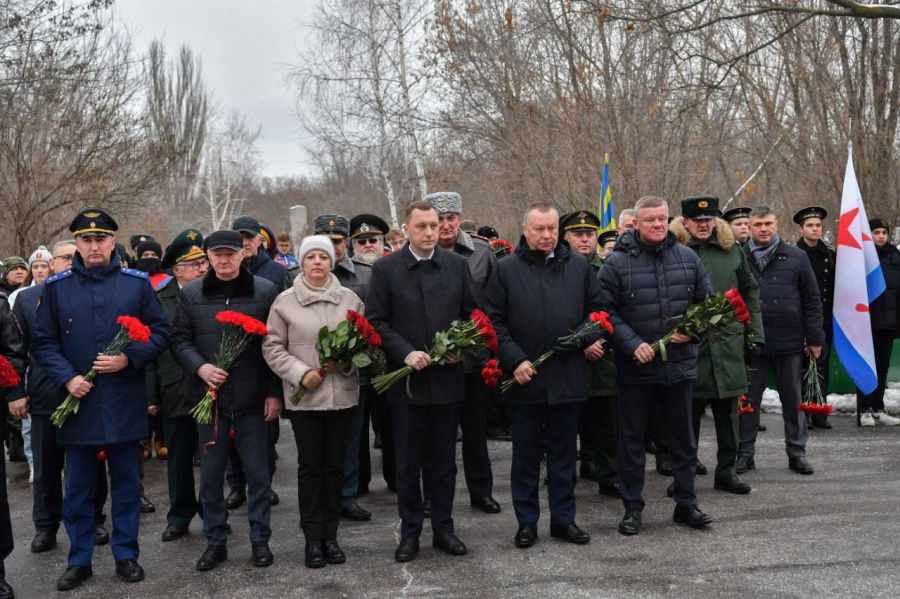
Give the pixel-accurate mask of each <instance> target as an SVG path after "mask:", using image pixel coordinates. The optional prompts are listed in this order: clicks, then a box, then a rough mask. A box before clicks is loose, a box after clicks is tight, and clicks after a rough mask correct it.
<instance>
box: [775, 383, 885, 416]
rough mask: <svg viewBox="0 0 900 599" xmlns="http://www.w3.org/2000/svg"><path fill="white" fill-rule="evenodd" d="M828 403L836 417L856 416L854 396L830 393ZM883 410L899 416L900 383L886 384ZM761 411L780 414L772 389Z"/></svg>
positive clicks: (776, 393)
mask: <svg viewBox="0 0 900 599" xmlns="http://www.w3.org/2000/svg"><path fill="white" fill-rule="evenodd" d="M828 403H830V404H831V405H832V406H833V407H834V414H836V415H845V416H850V415H855V414H856V395H855V394H850V393H848V394H838V393H832V394H830V395H829V396H828ZM884 409H885V411H886V412H887V413H888V414H891V415H893V416H896V415H898V414H900V383H888V388H887V389H886V390H885V392H884ZM762 411H763V412H766V413H771V414H781V402H780V401H779V400H778V392H777V391H775V390H774V389H766V390H765V392H764V393H763V399H762Z"/></svg>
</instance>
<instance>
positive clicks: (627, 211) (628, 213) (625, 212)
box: [617, 208, 634, 222]
mask: <svg viewBox="0 0 900 599" xmlns="http://www.w3.org/2000/svg"><path fill="white" fill-rule="evenodd" d="M626 216H634V210H633V209H632V208H626V209H625V210H623V211H622V212H620V213H619V220H618V221H617V222H622V219H623V218H625V217H626Z"/></svg>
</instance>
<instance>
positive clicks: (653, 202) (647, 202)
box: [634, 196, 669, 219]
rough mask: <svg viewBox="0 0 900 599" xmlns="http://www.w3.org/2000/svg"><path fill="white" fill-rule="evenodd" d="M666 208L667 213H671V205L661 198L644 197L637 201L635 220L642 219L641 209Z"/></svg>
mask: <svg viewBox="0 0 900 599" xmlns="http://www.w3.org/2000/svg"><path fill="white" fill-rule="evenodd" d="M662 207H665V208H666V213H667V214H668V212H669V204H668V203H666V201H665V200H664V199H662V198H660V197H657V196H644V197H642V198H641V199H639V200H638V201H637V204H635V205H634V218H635V219H640V217H641V209H642V208H662Z"/></svg>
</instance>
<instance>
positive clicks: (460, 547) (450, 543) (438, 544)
mask: <svg viewBox="0 0 900 599" xmlns="http://www.w3.org/2000/svg"><path fill="white" fill-rule="evenodd" d="M431 546H432V547H434V548H435V549H440V550H441V551H443V552H444V553H447V554H449V555H465V554H466V553H468V552H469V550H468V549H466V546H465V544H463V542H462V541H460V540H459V539H457V538H456V535H455V534H453V533H452V532H443V533H438V532H436V533H434V539H433V540H432V541H431Z"/></svg>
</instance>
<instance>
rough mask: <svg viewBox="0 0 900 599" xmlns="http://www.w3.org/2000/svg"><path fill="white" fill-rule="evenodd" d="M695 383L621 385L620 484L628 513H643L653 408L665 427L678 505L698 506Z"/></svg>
mask: <svg viewBox="0 0 900 599" xmlns="http://www.w3.org/2000/svg"><path fill="white" fill-rule="evenodd" d="M693 386H694V382H693V381H690V380H688V381H682V382H680V383H675V384H672V385H662V384H651V385H622V384H620V385H619V483H620V489H621V492H622V502H623V503H624V504H625V509H627V510H643V509H644V498H643V496H642V492H643V489H644V468H645V466H646V461H647V454H646V447H645V445H644V437H645V434H646V431H647V419H648V418H649V417H650V412H651V410H652V409H653V406H655V405H656V406H659V410H660V413H661V416H662V418H661V420H662V421H663V422H664V423H665V427H664V428H665V431H666V437H667V439H668V446H669V456H670V458H669V459H670V461H671V464H672V470H673V471H674V472H675V503H677V504H678V505H696V503H697V496H696V495H695V494H694V474H695V473H696V468H697V441H696V440H695V438H694V427H693V424H692V423H691V393H692V390H693Z"/></svg>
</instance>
